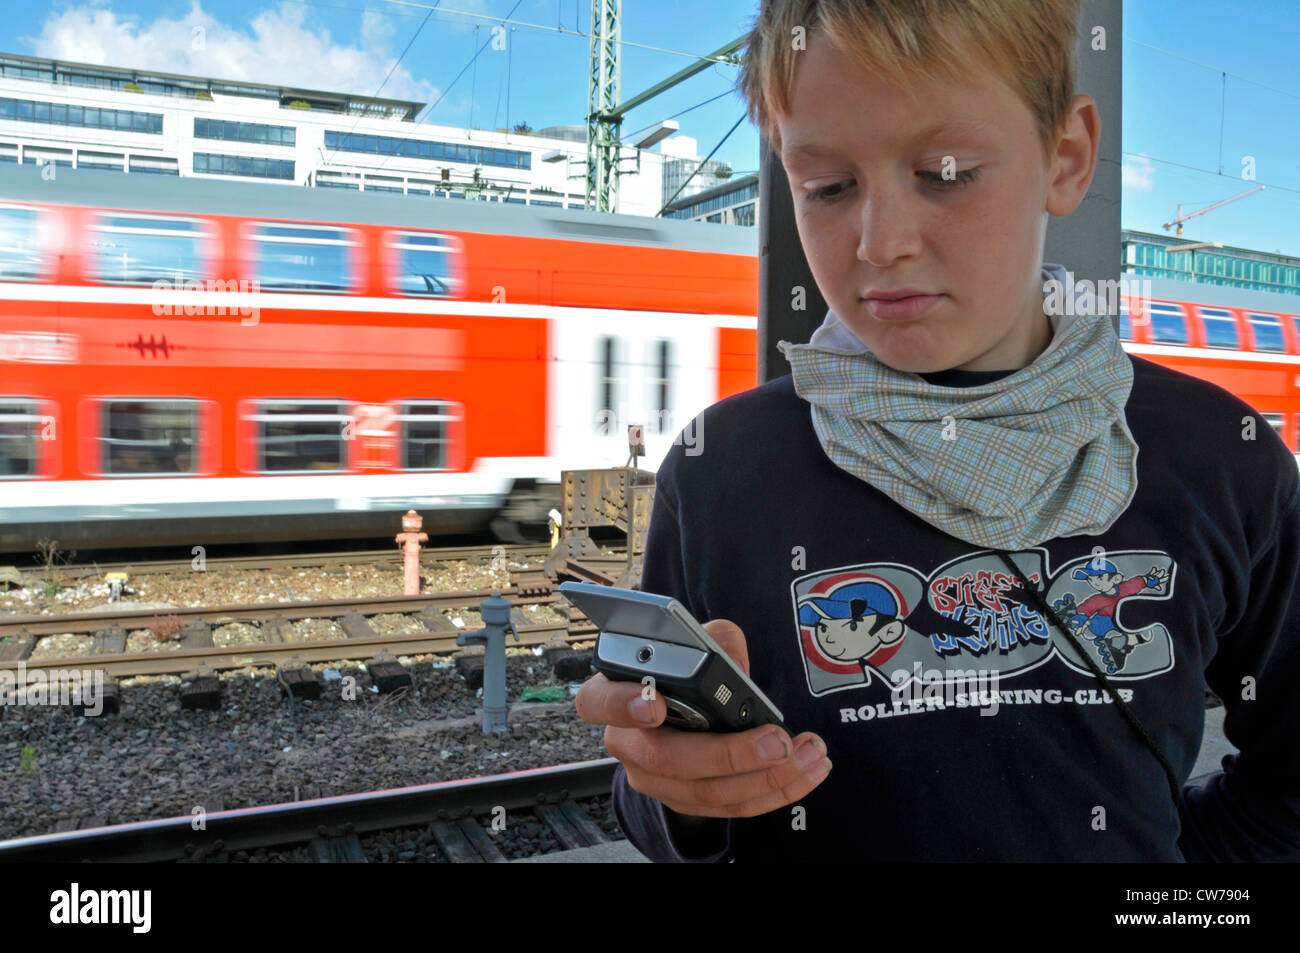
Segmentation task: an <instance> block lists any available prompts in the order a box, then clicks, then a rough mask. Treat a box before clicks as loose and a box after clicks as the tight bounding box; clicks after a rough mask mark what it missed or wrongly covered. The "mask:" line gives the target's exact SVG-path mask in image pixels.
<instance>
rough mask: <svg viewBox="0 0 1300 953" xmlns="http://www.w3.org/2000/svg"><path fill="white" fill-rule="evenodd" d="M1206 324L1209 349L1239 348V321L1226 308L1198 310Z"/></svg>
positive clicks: (1206, 339) (1206, 341) (1206, 340)
mask: <svg viewBox="0 0 1300 953" xmlns="http://www.w3.org/2000/svg"><path fill="white" fill-rule="evenodd" d="M1196 310H1197V311H1199V312H1200V314H1201V320H1202V321H1204V322H1205V343H1206V345H1208V346H1209V347H1227V348H1234V349H1235V348H1239V347H1241V342H1240V341H1239V340H1238V338H1237V319H1236V318H1234V317H1233V316H1232V312H1231V311H1229V310H1227V309H1226V308H1197V309H1196Z"/></svg>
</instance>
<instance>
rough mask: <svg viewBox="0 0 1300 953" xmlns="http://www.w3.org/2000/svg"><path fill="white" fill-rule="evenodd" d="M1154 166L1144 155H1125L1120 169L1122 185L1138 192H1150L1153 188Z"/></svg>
mask: <svg viewBox="0 0 1300 953" xmlns="http://www.w3.org/2000/svg"><path fill="white" fill-rule="evenodd" d="M1155 174H1156V170H1155V166H1153V165H1152V164H1151V160H1150V159H1148V158H1147V157H1146V156H1145V155H1142V154H1138V155H1136V156H1125V157H1124V167H1123V170H1122V175H1123V186H1124V188H1126V189H1134V190H1136V191H1138V192H1150V191H1151V190H1152V189H1153V188H1155Z"/></svg>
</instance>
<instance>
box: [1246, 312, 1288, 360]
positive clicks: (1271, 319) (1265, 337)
mask: <svg viewBox="0 0 1300 953" xmlns="http://www.w3.org/2000/svg"><path fill="white" fill-rule="evenodd" d="M1248 317H1249V318H1250V329H1251V331H1253V332H1254V335H1255V350H1257V351H1277V352H1278V353H1281V352H1283V351H1285V350H1286V342H1285V340H1284V339H1283V337H1282V319H1281V318H1279V317H1278V316H1277V315H1275V314H1254V313H1252V314H1250V315H1248Z"/></svg>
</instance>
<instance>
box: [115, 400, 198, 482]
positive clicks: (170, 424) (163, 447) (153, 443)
mask: <svg viewBox="0 0 1300 953" xmlns="http://www.w3.org/2000/svg"><path fill="white" fill-rule="evenodd" d="M102 407H103V410H104V414H103V418H102V420H103V429H102V430H101V432H100V436H99V441H100V446H101V448H102V450H103V456H102V458H101V461H102V467H103V472H104V475H105V476H130V477H140V476H177V475H183V474H193V473H197V472H198V469H199V461H198V452H197V449H198V446H199V402H198V401H197V400H186V399H179V400H142V399H114V400H105V401H103V402H102Z"/></svg>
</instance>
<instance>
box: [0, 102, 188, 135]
mask: <svg viewBox="0 0 1300 953" xmlns="http://www.w3.org/2000/svg"><path fill="white" fill-rule="evenodd" d="M162 118H163V117H162V113H144V112H133V111H131V110H129V109H103V108H100V107H94V106H70V105H68V104H66V103H46V102H38V101H36V100H31V99H9V98H5V97H0V119H16V120H19V121H21V122H44V123H50V124H52V125H55V126H88V127H90V128H92V129H118V130H121V131H123V132H143V133H150V134H156V135H161V134H162Z"/></svg>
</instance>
